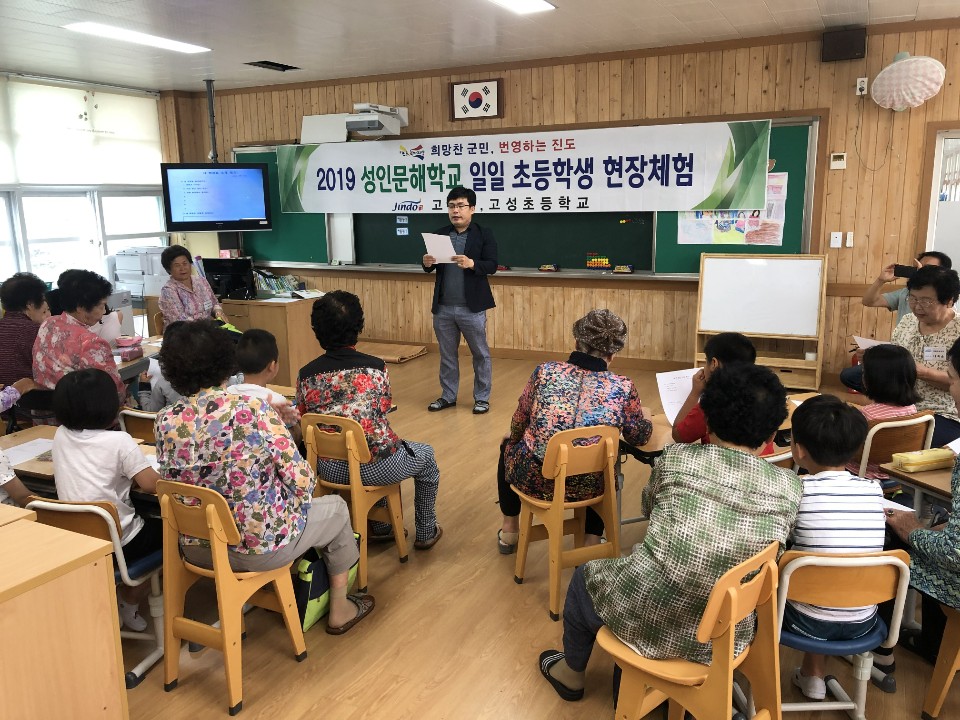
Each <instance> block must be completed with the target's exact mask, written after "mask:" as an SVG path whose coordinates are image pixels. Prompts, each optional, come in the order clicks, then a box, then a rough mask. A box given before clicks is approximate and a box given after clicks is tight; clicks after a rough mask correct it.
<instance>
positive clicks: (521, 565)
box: [513, 504, 533, 585]
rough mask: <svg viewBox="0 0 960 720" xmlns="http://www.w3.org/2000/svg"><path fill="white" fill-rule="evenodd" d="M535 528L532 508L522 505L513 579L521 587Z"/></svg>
mask: <svg viewBox="0 0 960 720" xmlns="http://www.w3.org/2000/svg"><path fill="white" fill-rule="evenodd" d="M532 527H533V513H531V512H530V508H528V507H525V506H524V505H522V504H521V505H520V537H519V538H518V539H517V563H516V566H515V569H514V572H513V579H514V580H515V581H516V583H517V584H518V585H519V584H520V583H522V582H523V573H524V569H525V568H526V566H527V550H529V549H530V530H531V528H532Z"/></svg>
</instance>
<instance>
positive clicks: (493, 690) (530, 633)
mask: <svg viewBox="0 0 960 720" xmlns="http://www.w3.org/2000/svg"><path fill="white" fill-rule="evenodd" d="M437 358H438V356H437V355H436V354H430V355H428V356H426V357H423V358H419V359H417V360H414V361H412V362H410V363H407V364H406V365H390V366H389V371H390V375H391V380H392V386H393V392H394V399H395V402H396V403H397V404H398V405H399V410H398V411H397V412H396V413H394V414H393V415H391V416H390V417H391V422H392V424H393V426H394V428H395V429H396V430H397V431H398V432H399V434H400V435H401V437H405V438H409V439H412V440H417V441H421V442H427V443H430V444H432V445H433V447H434V449H435V451H436V457H437V461H438V464H439V466H440V470H441V473H442V479H441V483H440V494H439V499H438V502H437V513H438V519H439V522H440V523H441V524H442V525H443V527H444V536H443V539H442V540H441V541H440V542H439V543H438V545H437V546H436V547H435V548H434V549H433V550H431V551H429V552H418V551H416V550H414V549H413V548H412V544H411V549H410V561H409V562H408V563H406V564H405V565H401V564H399V563H398V562H397V556H396V552H395V550H394V548H393V546H372V548H371V550H372V552H371V562H370V580H369V583H370V592H371V593H372V594H374V595H375V596H376V599H377V607H376V610H375V611H374V613H373V615H372V616H371V617H370V618H368V619H367V620H365V621H364V622H363V623H361V624H360V625H358V626H357V627H356V628H354V629H353V630H351V631H350V632H349V633H348V634H347V635H344V636H342V637H333V636H330V635H327V634H326V633H324V632H323V628H322V627H320V626H318V627H315V628H314V629H312V630H311V631H309V632H308V633H307V634H306V641H307V648H308V651H309V657H308V658H307V660H306V661H304V662H303V663H297V662H296V661H295V660H294V659H293V655H292V651H291V649H290V647H289V644H288V640H287V638H286V633H285V632H284V630H283V626H282V623H281V622H280V620H279V618H278V617H276V616H273V615H272V614H270V613H267V612H265V611H262V610H255V611H253V612H252V613H250V614H249V615H248V616H247V638H246V640H245V641H244V646H243V666H244V667H243V688H244V698H243V700H244V702H243V705H244V707H243V712H242V717H245V718H247V720H254V719H255V718H265V719H266V718H270V719H271V720H272V719H274V718H284V719H285V720H299V719H301V718H303V719H304V720H306V719H308V718H309V719H310V720H314V719H315V718H324V719H325V720H361V718H362V719H364V720H369V719H370V718H381V719H383V720H393V719H400V718H411V719H412V718H418V719H419V718H423V719H433V718H437V719H440V718H447V719H450V720H461V719H465V718H491V719H495V720H513V719H521V718H524V719H526V718H534V719H536V718H550V719H551V720H562V719H565V718H610V717H612V716H613V703H612V698H611V677H612V662H611V660H610V658H609V657H608V656H607V655H606V654H605V653H604V652H603V651H602V650H599V649H597V650H596V652H595V653H594V656H593V658H592V659H591V662H590V666H589V668H588V670H587V687H586V696H585V697H584V699H583V700H582V701H580V702H577V703H567V702H564V701H562V700H560V699H559V698H558V696H557V695H556V693H555V692H554V691H553V689H552V688H550V686H549V685H547V683H546V682H545V681H544V680H543V679H542V678H541V677H540V673H539V670H538V668H537V656H538V655H539V654H540V652H541V651H542V650H544V649H547V648H559V647H561V646H562V645H561V632H562V623H554V622H552V621H551V620H550V618H549V616H548V614H547V584H546V579H547V562H546V556H545V547H543V546H544V545H545V543H537V544H535V545H534V546H533V547H532V548H531V551H530V555H529V558H528V561H527V573H526V577H527V579H526V582H525V583H524V584H523V585H517V584H516V583H514V582H513V568H514V559H515V557H516V556H502V555H499V554H498V553H497V550H496V547H495V545H496V543H495V540H496V531H497V528H498V527H499V522H500V514H499V511H498V506H497V505H496V495H497V493H496V481H495V478H496V465H497V448H498V444H499V440H500V438H501V437H502V436H503V434H504V433H505V432H507V430H508V427H509V422H510V416H511V415H512V413H513V410H514V409H515V407H516V400H517V397H518V396H519V394H520V391H521V389H522V388H523V385H524V383H525V382H526V380H527V378H528V377H529V375H530V373H531V372H532V370H533V368H534V366H535V363H534V362H532V361H520V360H501V359H497V360H494V385H493V387H494V394H493V397H492V399H491V410H490V412H489V414H487V415H486V416H475V415H473V414H471V408H472V394H471V383H472V373H471V372H470V362H469V358H468V357H462V358H461V367H462V368H463V370H464V372H465V377H464V378H463V382H462V383H461V394H460V398H459V400H460V405H459V406H458V407H456V408H454V409H451V410H447V411H444V412H441V413H428V412H427V411H426V405H427V404H428V403H429V402H430V401H432V400H433V399H434V398H436V397H437V395H438V392H439V390H438V385H437V367H438V360H437ZM614 369H616V367H614ZM626 374H628V375H630V376H631V377H633V379H634V380H635V382H636V383H637V386H638V388H639V391H640V396H641V398H643V400H644V401H645V405H646V407H648V408H649V409H650V410H652V411H654V412H659V411H660V405H659V400H658V397H657V391H656V383H655V380H654V377H653V373H650V372H639V371H635V372H627V373H626ZM645 470H646V468H645V466H642V465H639V463H636V462H634V461H631V462H630V463H628V466H627V467H626V468H625V472H626V476H627V477H626V490H625V493H624V515H625V516H630V515H636V514H637V511H638V510H639V493H640V487H641V484H642V482H644V481H645V479H646V477H647V473H646V472H645ZM412 492H413V488H412V484H411V483H409V482H408V483H405V486H404V506H405V508H406V512H405V515H406V517H407V526H408V529H409V530H410V532H411V535H412V532H413V519H412V516H413V508H412V500H413V496H412ZM642 530H643V528H642V526H641V525H629V526H625V528H624V531H623V546H624V548H630V547H631V546H632V544H633V543H635V542H637V541H638V540H639V539H640V537H641V533H642ZM569 574H570V571H567V572H566V573H565V582H566V581H567V580H568V579H569ZM199 595H200V597H199V598H197V602H196V603H195V605H198V606H199V607H198V608H197V610H196V612H197V613H198V614H200V615H209V614H211V613H212V612H215V611H214V610H212V608H211V605H210V595H209V593H203V592H202V589H201V592H200V593H199ZM181 652H182V661H181V670H180V684H179V687H178V688H177V689H176V690H174V691H173V692H172V693H164V692H163V687H162V686H163V669H162V665H158V666H157V667H156V668H155V669H154V670H153V671H152V672H151V673H150V674H149V675H148V676H147V677H146V679H145V680H144V681H143V683H142V684H141V685H140V687H138V688H136V689H134V690H131V691H129V693H128V696H129V703H130V717H131V718H134V719H136V720H148V719H152V718H187V717H191V718H210V717H221V716H222V717H227V714H226V690H225V684H224V677H223V666H222V659H221V655H220V654H219V653H217V652H215V651H207V652H205V653H203V654H201V655H199V656H198V657H192V656H190V655H189V653H188V652H187V650H186V648H185V647H184V649H183V650H182V651H181ZM124 653H125V655H126V661H127V664H128V666H129V665H132V664H133V663H134V662H136V659H137V658H138V656H139V655H140V654H141V653H142V649H141V648H139V647H138V646H137V644H136V643H128V642H125V643H124ZM795 662H796V654H795V653H793V652H792V651H789V650H786V651H784V653H783V663H782V664H783V671H784V675H785V676H787V674H788V672H789V671H790V670H792V668H793V667H794V665H795ZM897 665H898V670H897V678H898V682H899V684H900V687H899V690H898V692H897V693H896V694H894V695H884V694H883V693H881V692H880V691H879V690H878V689H877V688H874V687H871V688H870V691H869V695H868V709H867V717H868V718H870V719H871V720H892V719H893V718H897V719H898V720H899V719H900V718H918V717H919V716H920V705H921V703H922V701H923V695H924V693H925V692H926V686H927V681H928V678H929V675H930V671H931V668H930V667H929V666H927V665H924V664H923V663H922V662H921V661H919V660H917V659H916V658H915V657H913V656H912V655H910V654H909V653H907V652H899V653H898V655H897ZM831 672H833V673H834V674H836V675H837V676H838V677H840V678H841V679H843V678H849V676H850V672H849V669H848V668H847V667H846V666H845V665H844V664H843V663H841V662H835V663H834V664H833V666H832V667H831ZM783 697H784V701H796V700H799V699H800V696H799V693H798V691H796V690H795V689H794V688H792V687H791V686H790V685H789V683H786V684H785V685H784V693H783ZM650 717H651V718H653V717H656V718H659V713H658V712H655V713H653V714H652V715H651V716H650ZM718 717H719V716H718ZM792 717H794V718H797V719H798V720H804V719H805V718H813V717H816V718H823V719H824V720H831V718H838V719H839V718H845V717H846V715H845V714H843V713H837V712H834V713H794V714H792ZM940 717H941V718H960V682H958V683H956V684H955V686H954V687H953V689H952V690H951V693H950V695H949V697H948V700H947V703H946V705H945V706H944V708H943V711H942V713H941V715H940ZM702 720H705V719H702Z"/></svg>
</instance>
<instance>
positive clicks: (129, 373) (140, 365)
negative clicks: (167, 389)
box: [117, 342, 160, 382]
mask: <svg viewBox="0 0 960 720" xmlns="http://www.w3.org/2000/svg"><path fill="white" fill-rule="evenodd" d="M140 347H142V348H143V357H138V358H134V359H133V360H125V361H124V362H121V363H117V372H118V373H120V379H121V380H123V381H124V382H130V381H131V380H133V379H134V378H136V377H137V375H139V374H140V373H142V372H143V371H144V370H146V369H147V368H148V367H150V358H152V357H153V356H154V355H156V354H157V353H158V352H160V347H159V346H158V345H151V344H149V343H147V342H144V343H143V344H142V345H141V346H140Z"/></svg>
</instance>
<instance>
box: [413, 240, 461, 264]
mask: <svg viewBox="0 0 960 720" xmlns="http://www.w3.org/2000/svg"><path fill="white" fill-rule="evenodd" d="M420 234H421V235H423V244H424V245H426V247H427V255H433V259H434V260H436V261H437V262H438V263H451V262H453V256H454V255H456V254H457V253H456V251H455V250H454V249H453V243H452V242H450V236H449V235H437V234H436V233H420Z"/></svg>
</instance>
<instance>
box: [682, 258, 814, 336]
mask: <svg viewBox="0 0 960 720" xmlns="http://www.w3.org/2000/svg"><path fill="white" fill-rule="evenodd" d="M824 261H825V258H824V257H822V256H819V255H752V256H749V255H703V256H702V257H701V262H700V305H699V313H698V318H699V320H698V328H697V329H698V331H699V332H740V333H746V334H751V335H774V336H781V337H783V336H787V337H809V338H816V337H818V335H819V330H820V317H821V314H822V308H821V303H822V301H823V294H824V279H825V278H824V270H825V262H824Z"/></svg>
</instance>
